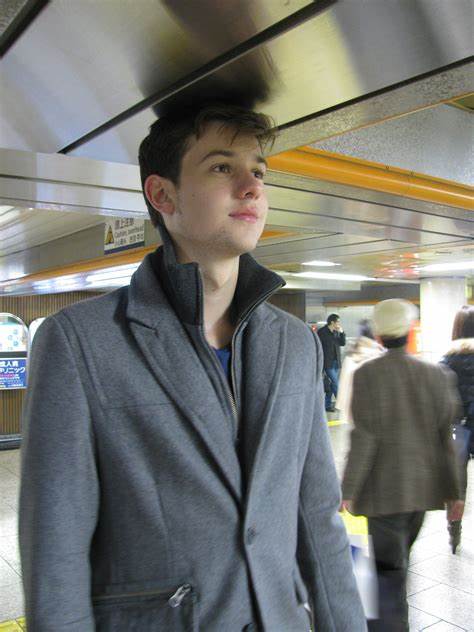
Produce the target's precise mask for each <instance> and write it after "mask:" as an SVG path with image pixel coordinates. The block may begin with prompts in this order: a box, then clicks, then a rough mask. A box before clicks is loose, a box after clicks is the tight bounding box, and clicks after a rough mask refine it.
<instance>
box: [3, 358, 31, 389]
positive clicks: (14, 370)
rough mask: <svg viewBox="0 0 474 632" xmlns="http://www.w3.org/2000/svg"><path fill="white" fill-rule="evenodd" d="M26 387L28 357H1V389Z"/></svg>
mask: <svg viewBox="0 0 474 632" xmlns="http://www.w3.org/2000/svg"><path fill="white" fill-rule="evenodd" d="M14 388H26V358H0V390H8V389H14Z"/></svg>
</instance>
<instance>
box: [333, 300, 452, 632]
mask: <svg viewBox="0 0 474 632" xmlns="http://www.w3.org/2000/svg"><path fill="white" fill-rule="evenodd" d="M414 317H415V308H414V307H413V305H412V304H411V303H408V302H407V301H403V300H398V299H390V300H387V301H382V302H381V303H378V304H377V305H376V306H375V309H374V324H375V332H376V334H377V335H378V336H379V337H380V339H381V342H382V344H383V345H384V347H386V348H387V353H384V354H383V355H381V356H379V357H377V358H375V359H373V360H369V361H368V362H365V363H364V364H362V366H360V367H359V368H358V369H357V370H356V372H355V373H354V386H353V395H352V416H353V420H354V428H353V430H352V433H351V445H350V450H349V454H348V458H347V464H346V468H345V473H344V477H343V482H342V493H343V498H344V500H343V503H342V506H343V507H345V508H347V509H348V510H349V511H352V512H353V513H356V514H362V515H365V516H367V517H368V527H369V533H370V535H371V536H372V543H373V547H374V554H375V561H376V568H377V579H378V589H379V619H377V620H374V621H369V630H370V631H377V632H408V630H409V626H408V605H407V602H406V577H407V568H408V558H409V554H410V548H411V546H412V544H413V543H414V541H415V539H416V537H417V535H418V532H419V530H420V528H421V525H422V523H423V518H424V515H425V511H427V510H429V509H442V508H444V506H445V503H448V506H449V515H450V517H451V519H455V518H457V517H458V516H459V514H460V513H462V508H463V502H462V501H460V500H459V498H460V490H459V483H458V479H457V473H456V463H455V457H454V452H453V447H452V437H451V425H452V423H453V422H454V420H455V419H456V418H457V415H458V410H459V403H460V402H459V396H458V394H457V390H456V386H455V378H454V375H453V374H452V373H451V372H449V373H448V372H447V371H446V370H445V369H443V368H442V367H440V366H439V365H433V364H429V363H427V362H423V361H422V360H419V359H417V358H415V357H414V356H411V355H408V354H407V353H406V349H405V348H406V345H407V342H408V332H409V330H410V326H411V323H412V320H413V319H414Z"/></svg>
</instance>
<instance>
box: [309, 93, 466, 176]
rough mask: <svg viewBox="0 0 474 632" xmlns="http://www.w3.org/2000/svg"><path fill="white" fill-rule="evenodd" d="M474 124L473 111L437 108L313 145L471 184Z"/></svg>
mask: <svg viewBox="0 0 474 632" xmlns="http://www.w3.org/2000/svg"><path fill="white" fill-rule="evenodd" d="M473 122H474V120H473V115H472V113H471V112H467V111H464V110H461V109H459V108H454V107H452V106H449V105H440V106H438V107H433V108H427V109H425V110H420V111H419V112H413V113H411V114H408V115H407V116H402V117H400V118H397V119H392V120H389V121H382V122H381V123H378V124H376V125H372V126H371V127H366V128H363V129H357V130H353V131H351V132H348V133H347V134H342V135H340V136H336V137H335V138H331V139H329V140H326V141H323V142H320V143H314V144H313V145H312V146H313V147H315V148H316V149H322V150H324V151H331V152H335V153H337V154H343V155H345V156H352V157H354V158H362V159H363V160H370V161H372V162H377V163H379V164H383V165H389V166H390V167H400V168H402V169H408V170H409V171H415V172H417V173H423V174H429V175H430V176H434V177H437V178H444V179H446V180H452V181H453V182H458V183H463V184H467V185H470V186H474V126H473Z"/></svg>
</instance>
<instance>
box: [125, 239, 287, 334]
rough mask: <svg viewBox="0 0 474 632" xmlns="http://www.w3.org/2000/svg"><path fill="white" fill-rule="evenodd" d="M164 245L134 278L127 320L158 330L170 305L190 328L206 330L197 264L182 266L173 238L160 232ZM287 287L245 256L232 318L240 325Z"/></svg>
mask: <svg viewBox="0 0 474 632" xmlns="http://www.w3.org/2000/svg"><path fill="white" fill-rule="evenodd" d="M160 232H161V236H162V240H163V245H162V246H161V247H159V248H157V250H155V252H153V253H151V254H149V255H147V256H146V257H145V259H144V260H143V262H142V263H141V265H140V266H139V267H138V269H137V270H136V272H135V273H134V275H133V276H132V279H131V282H130V288H129V302H128V306H127V317H128V318H129V319H130V320H134V321H136V322H140V323H142V324H144V325H146V326H147V327H151V328H156V327H157V326H158V323H159V320H161V318H162V317H163V312H162V311H161V310H162V309H165V310H169V308H170V305H171V306H172V308H173V310H174V312H175V313H176V315H177V316H178V318H179V320H180V321H181V322H183V323H184V324H187V325H196V326H202V324H203V296H202V279H201V274H200V270H199V265H198V264H197V263H185V264H182V263H178V261H177V259H176V254H175V250H174V247H173V244H172V241H171V238H170V236H169V234H168V232H167V231H166V229H165V228H160ZM283 285H285V281H284V280H283V279H282V278H281V277H280V276H279V275H278V274H275V273H274V272H271V271H270V270H267V269H266V268H264V267H263V266H261V265H259V264H258V263H257V262H256V261H255V259H254V258H253V257H252V256H251V255H249V254H244V255H241V257H240V265H239V278H238V281H237V287H236V290H235V295H234V300H233V304H232V318H233V320H234V322H235V323H236V324H237V323H239V322H242V321H245V320H247V319H248V318H249V316H250V315H251V313H252V312H253V309H254V308H255V307H256V306H257V305H259V304H260V303H262V302H263V301H264V300H265V298H267V297H268V296H270V295H271V294H273V293H274V292H276V291H277V290H278V289H279V288H281V287H282V286H283Z"/></svg>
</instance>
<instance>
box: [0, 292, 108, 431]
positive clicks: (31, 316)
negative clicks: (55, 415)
mask: <svg viewBox="0 0 474 632" xmlns="http://www.w3.org/2000/svg"><path fill="white" fill-rule="evenodd" d="M99 294H101V292H63V293H61V294H41V295H36V296H6V297H0V312H7V313H9V314H13V315H14V316H18V317H19V318H21V319H22V321H23V322H24V323H25V324H26V325H28V326H29V325H30V323H31V322H32V321H33V320H35V319H36V318H41V317H42V316H50V315H51V314H55V313H56V312H57V311H59V310H60V309H62V308H63V307H66V306H67V305H72V304H73V303H77V302H79V301H83V300H84V299H86V298H92V297H93V296H98V295H99ZM24 397H25V391H24V390H13V391H0V436H1V435H10V434H13V435H14V434H20V433H21V428H20V420H21V411H22V407H23V400H24Z"/></svg>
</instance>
